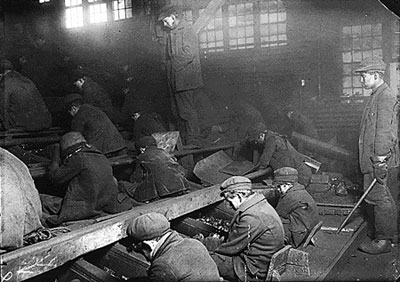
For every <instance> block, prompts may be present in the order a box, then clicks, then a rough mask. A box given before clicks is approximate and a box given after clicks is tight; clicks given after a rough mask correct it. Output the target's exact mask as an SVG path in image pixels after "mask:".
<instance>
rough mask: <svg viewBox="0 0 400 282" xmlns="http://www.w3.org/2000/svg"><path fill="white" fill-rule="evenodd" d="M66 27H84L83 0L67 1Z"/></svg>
mask: <svg viewBox="0 0 400 282" xmlns="http://www.w3.org/2000/svg"><path fill="white" fill-rule="evenodd" d="M65 7H66V10H65V26H66V27H67V28H73V27H80V26H83V7H82V0H65Z"/></svg>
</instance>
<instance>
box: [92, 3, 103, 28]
mask: <svg viewBox="0 0 400 282" xmlns="http://www.w3.org/2000/svg"><path fill="white" fill-rule="evenodd" d="M89 21H90V23H101V22H106V21H107V4H106V3H101V4H93V5H90V6H89Z"/></svg>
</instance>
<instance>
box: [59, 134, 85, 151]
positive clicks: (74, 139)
mask: <svg viewBox="0 0 400 282" xmlns="http://www.w3.org/2000/svg"><path fill="white" fill-rule="evenodd" d="M82 142H86V139H85V137H83V135H82V133H80V132H77V131H70V132H67V133H65V134H64V135H63V136H61V139H60V147H61V150H62V151H65V150H67V149H68V148H70V147H72V146H74V145H76V144H78V143H82Z"/></svg>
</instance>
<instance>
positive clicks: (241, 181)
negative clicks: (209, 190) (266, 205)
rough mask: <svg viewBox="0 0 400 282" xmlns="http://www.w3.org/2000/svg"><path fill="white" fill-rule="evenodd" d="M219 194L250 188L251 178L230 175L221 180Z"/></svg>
mask: <svg viewBox="0 0 400 282" xmlns="http://www.w3.org/2000/svg"><path fill="white" fill-rule="evenodd" d="M220 188H221V191H222V192H221V195H223V194H224V193H226V192H234V191H243V190H251V180H250V179H248V178H247V177H244V176H232V177H230V178H228V179H227V180H225V181H224V182H222V184H221V187H220Z"/></svg>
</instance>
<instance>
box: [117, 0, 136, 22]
mask: <svg viewBox="0 0 400 282" xmlns="http://www.w3.org/2000/svg"><path fill="white" fill-rule="evenodd" d="M113 15H114V20H122V19H127V18H132V1H131V0H114V1H113Z"/></svg>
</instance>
